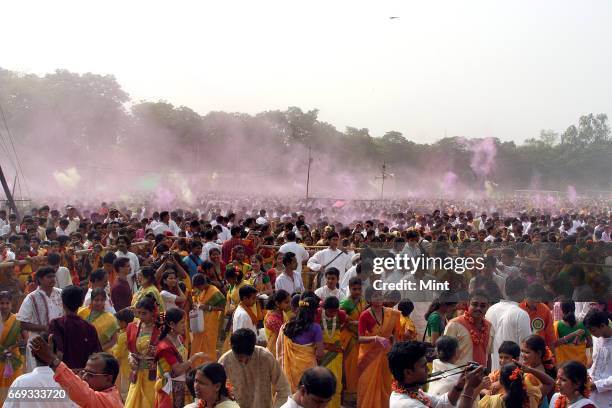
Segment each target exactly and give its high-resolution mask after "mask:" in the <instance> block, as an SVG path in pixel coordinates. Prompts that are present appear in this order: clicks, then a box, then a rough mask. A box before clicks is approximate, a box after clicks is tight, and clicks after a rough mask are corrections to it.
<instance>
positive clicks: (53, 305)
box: [17, 266, 64, 372]
mask: <svg viewBox="0 0 612 408" xmlns="http://www.w3.org/2000/svg"><path fill="white" fill-rule="evenodd" d="M36 281H37V282H38V288H37V289H36V290H35V291H34V292H32V293H30V294H28V295H27V296H26V297H25V299H24V300H23V302H22V303H21V307H20V308H19V312H18V313H17V320H18V321H19V323H20V324H21V328H22V330H27V331H28V332H29V334H30V335H29V338H30V339H31V338H32V337H34V336H35V335H38V334H39V333H41V332H46V331H47V330H48V329H49V322H50V321H51V320H53V319H55V318H56V317H60V316H63V315H64V307H63V304H62V291H61V289H58V288H56V287H55V269H53V268H52V267H50V266H46V267H42V268H39V269H38V270H37V271H36ZM34 367H36V362H35V361H34V357H33V356H32V351H31V350H30V348H29V347H28V348H27V350H26V372H30V371H32V370H33V369H34Z"/></svg>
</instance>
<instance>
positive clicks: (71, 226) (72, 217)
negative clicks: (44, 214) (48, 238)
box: [58, 206, 81, 235]
mask: <svg viewBox="0 0 612 408" xmlns="http://www.w3.org/2000/svg"><path fill="white" fill-rule="evenodd" d="M66 210H67V212H68V214H67V215H68V228H66V232H67V233H68V235H70V234H72V233H73V232H77V230H78V229H79V225H80V223H81V219H80V218H79V217H78V212H77V210H76V208H74V207H71V206H68V207H67V208H66ZM58 235H59V234H58Z"/></svg>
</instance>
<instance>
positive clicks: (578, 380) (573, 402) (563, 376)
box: [550, 361, 595, 408]
mask: <svg viewBox="0 0 612 408" xmlns="http://www.w3.org/2000/svg"><path fill="white" fill-rule="evenodd" d="M557 388H558V389H559V392H557V393H556V394H555V395H553V396H552V398H551V400H550V406H551V407H552V408H595V404H594V403H593V401H591V400H590V399H589V395H590V394H591V381H590V378H589V376H588V374H587V369H586V367H585V366H584V364H582V363H580V362H578V361H568V362H566V363H564V364H563V365H562V366H561V367H559V371H557Z"/></svg>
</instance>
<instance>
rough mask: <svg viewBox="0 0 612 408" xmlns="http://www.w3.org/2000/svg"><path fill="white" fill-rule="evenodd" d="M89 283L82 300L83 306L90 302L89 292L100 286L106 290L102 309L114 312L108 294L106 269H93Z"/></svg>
mask: <svg viewBox="0 0 612 408" xmlns="http://www.w3.org/2000/svg"><path fill="white" fill-rule="evenodd" d="M89 283H90V284H91V287H90V288H89V289H88V290H87V294H86V295H85V300H84V301H83V306H85V307H88V306H89V305H90V304H91V292H92V291H93V290H94V289H95V288H102V289H104V291H105V292H106V302H105V303H104V311H105V312H109V313H112V314H115V308H114V307H113V304H112V301H111V296H110V286H109V285H108V274H107V273H106V271H105V270H104V269H98V270H96V271H93V272H92V273H91V275H89Z"/></svg>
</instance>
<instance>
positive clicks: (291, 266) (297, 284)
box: [274, 252, 304, 294]
mask: <svg viewBox="0 0 612 408" xmlns="http://www.w3.org/2000/svg"><path fill="white" fill-rule="evenodd" d="M283 266H284V267H285V270H284V271H283V273H281V274H280V275H279V276H277V277H276V281H275V282H274V288H275V289H276V290H281V289H283V290H286V291H287V293H289V294H292V293H301V292H303V291H304V283H303V282H302V276H301V275H300V274H298V273H296V272H295V268H296V267H297V261H296V260H295V254H294V253H293V252H288V253H286V254H285V255H284V256H283Z"/></svg>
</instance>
